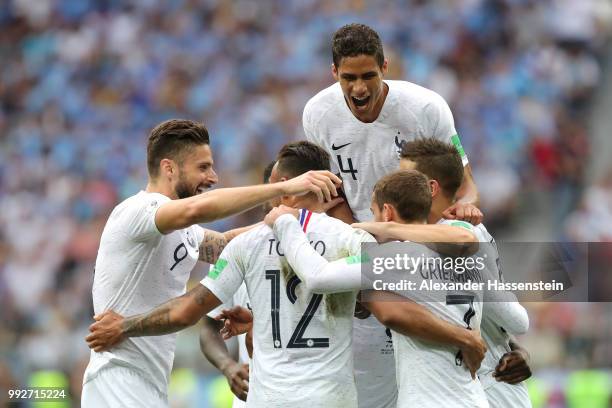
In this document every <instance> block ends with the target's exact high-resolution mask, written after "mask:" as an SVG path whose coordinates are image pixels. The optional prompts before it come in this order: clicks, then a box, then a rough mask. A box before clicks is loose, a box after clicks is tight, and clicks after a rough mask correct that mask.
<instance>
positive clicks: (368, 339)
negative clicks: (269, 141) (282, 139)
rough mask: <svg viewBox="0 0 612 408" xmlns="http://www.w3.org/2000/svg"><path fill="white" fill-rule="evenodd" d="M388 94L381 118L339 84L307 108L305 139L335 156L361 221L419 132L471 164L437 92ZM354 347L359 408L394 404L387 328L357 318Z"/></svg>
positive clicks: (392, 85) (407, 86)
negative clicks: (362, 108)
mask: <svg viewBox="0 0 612 408" xmlns="http://www.w3.org/2000/svg"><path fill="white" fill-rule="evenodd" d="M385 83H386V84H387V85H388V86H389V93H388V94H387V97H386V99H385V102H384V105H383V108H382V110H381V112H380V115H379V116H378V118H377V119H376V120H375V121H374V122H372V123H363V122H361V121H359V120H358V119H357V118H356V117H355V116H354V115H353V113H352V112H351V111H350V109H349V108H348V106H347V105H346V101H345V100H344V95H343V93H342V89H341V88H340V84H339V83H335V84H333V85H331V86H330V87H328V88H326V89H323V90H322V91H321V92H319V93H318V94H317V95H315V96H314V97H312V98H311V99H310V100H309V101H308V103H307V104H306V106H305V108H304V114H303V117H302V124H303V127H304V133H305V134H306V139H307V140H309V141H311V142H313V143H316V144H318V145H320V146H321V147H323V148H324V149H325V150H326V151H327V152H328V153H329V154H330V155H331V159H332V160H331V162H332V163H331V164H332V170H333V171H334V172H335V173H339V174H340V175H341V177H342V180H343V184H342V186H343V189H344V192H345V194H346V197H347V202H348V204H349V205H350V207H351V209H352V210H353V214H354V216H355V218H356V219H357V220H359V221H371V219H372V213H371V212H370V199H371V194H372V191H373V189H374V185H375V184H376V182H377V181H378V180H379V179H380V178H381V177H382V176H384V175H386V174H388V173H390V172H392V171H395V170H397V169H398V168H399V153H400V151H401V148H402V145H403V143H405V142H406V141H409V140H413V139H415V138H418V137H437V138H439V139H441V140H444V141H450V142H452V143H453V144H454V145H455V146H456V147H457V149H458V151H459V152H460V154H461V157H462V160H463V164H464V165H466V164H467V163H468V160H467V156H466V155H465V152H464V150H463V147H461V142H460V140H459V136H458V135H457V131H456V130H455V124H454V120H453V115H452V113H451V111H450V108H449V107H448V104H447V103H446V101H444V99H443V98H442V97H441V96H440V95H438V94H436V93H435V92H433V91H431V90H429V89H426V88H423V87H421V86H419V85H416V84H413V83H410V82H406V81H385ZM354 330H355V331H354V333H355V336H354V339H353V340H354V343H353V351H354V354H355V356H357V358H356V359H355V379H356V381H357V389H358V392H359V406H360V408H371V407H377V408H391V407H395V401H396V398H397V387H396V386H395V384H396V379H395V370H394V369H393V367H394V359H393V346H392V344H391V343H389V337H388V336H387V330H386V328H385V327H384V326H383V325H381V324H380V323H379V322H378V320H376V319H375V318H374V317H373V316H370V317H368V318H367V319H363V320H361V319H356V320H355V324H354Z"/></svg>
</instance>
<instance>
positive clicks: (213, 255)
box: [199, 223, 261, 264]
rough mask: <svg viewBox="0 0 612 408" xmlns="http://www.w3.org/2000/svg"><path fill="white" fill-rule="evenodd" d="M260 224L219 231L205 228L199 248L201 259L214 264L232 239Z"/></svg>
mask: <svg viewBox="0 0 612 408" xmlns="http://www.w3.org/2000/svg"><path fill="white" fill-rule="evenodd" d="M260 224H261V223H258V224H254V225H249V226H246V227H241V228H235V229H232V230H229V231H226V232H217V231H213V230H209V229H204V239H203V240H202V243H201V244H200V249H199V252H200V255H199V259H200V261H202V262H207V263H209V264H214V263H215V262H217V260H218V259H219V255H221V252H223V249H224V248H225V247H226V246H227V244H228V243H229V242H230V241H231V240H232V239H234V238H235V237H236V236H238V235H240V234H242V233H243V232H246V231H248V230H250V229H251V228H253V227H255V226H257V225H260Z"/></svg>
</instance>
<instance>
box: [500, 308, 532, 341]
mask: <svg viewBox="0 0 612 408" xmlns="http://www.w3.org/2000/svg"><path fill="white" fill-rule="evenodd" d="M521 309H523V310H522V311H521V312H520V313H519V314H518V315H517V317H516V319H513V320H512V322H511V323H510V324H507V325H506V326H503V327H504V330H506V332H508V333H510V334H513V335H516V336H520V335H523V334H525V333H527V331H528V330H529V315H528V314H527V311H526V310H525V309H524V308H523V307H522V306H521Z"/></svg>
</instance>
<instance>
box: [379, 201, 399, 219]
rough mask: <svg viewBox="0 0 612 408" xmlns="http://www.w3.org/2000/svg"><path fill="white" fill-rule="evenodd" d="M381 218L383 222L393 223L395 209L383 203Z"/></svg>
mask: <svg viewBox="0 0 612 408" xmlns="http://www.w3.org/2000/svg"><path fill="white" fill-rule="evenodd" d="M382 216H383V220H384V221H385V222H388V221H395V218H396V214H395V208H393V206H392V205H391V204H387V203H384V204H383V208H382Z"/></svg>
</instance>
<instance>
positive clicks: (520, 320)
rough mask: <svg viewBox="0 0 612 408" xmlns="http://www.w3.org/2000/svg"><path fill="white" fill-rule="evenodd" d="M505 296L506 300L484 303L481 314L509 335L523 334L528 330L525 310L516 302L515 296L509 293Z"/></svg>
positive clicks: (527, 318) (527, 316) (527, 317)
mask: <svg viewBox="0 0 612 408" xmlns="http://www.w3.org/2000/svg"><path fill="white" fill-rule="evenodd" d="M506 294H507V296H508V298H507V299H508V300H505V301H495V299H494V300H493V301H487V302H484V303H483V314H484V315H485V316H487V317H488V318H490V319H491V320H493V321H494V322H495V324H497V325H498V326H501V327H503V328H504V330H506V332H508V333H510V334H519V335H520V334H525V333H526V332H527V330H529V315H528V314H527V310H525V308H524V307H523V306H521V304H520V303H519V302H518V301H517V300H516V296H514V295H513V294H512V293H509V292H506Z"/></svg>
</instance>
